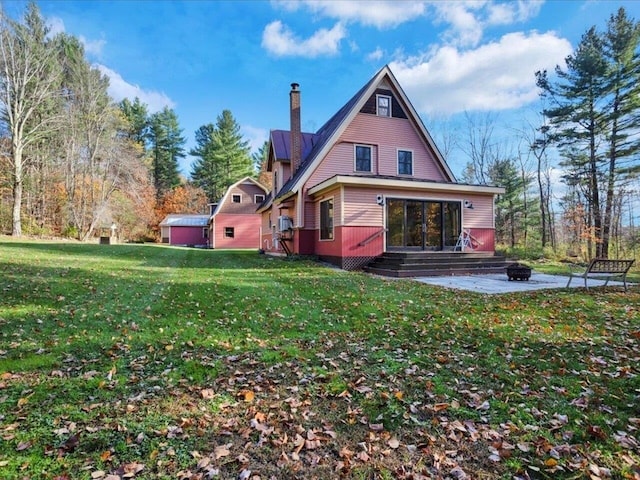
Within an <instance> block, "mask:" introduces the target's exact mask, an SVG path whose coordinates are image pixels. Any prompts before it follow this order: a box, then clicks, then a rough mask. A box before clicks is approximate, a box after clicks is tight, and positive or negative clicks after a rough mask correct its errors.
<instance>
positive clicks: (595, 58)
mask: <svg viewBox="0 0 640 480" xmlns="http://www.w3.org/2000/svg"><path fill="white" fill-rule="evenodd" d="M566 63H567V70H566V71H565V70H562V69H561V68H560V67H556V75H557V77H558V80H557V82H555V83H552V82H551V81H550V80H549V78H548V76H547V72H537V73H536V77H537V84H538V86H539V87H540V88H541V89H542V95H543V97H545V98H546V99H547V100H548V104H549V105H550V108H548V109H545V110H544V115H545V116H547V118H549V122H550V125H551V126H552V127H553V128H554V132H553V134H552V135H551V136H552V138H553V139H554V140H555V141H556V142H557V144H558V145H559V146H560V147H561V148H564V149H565V150H564V152H565V153H564V156H565V161H564V163H563V166H565V167H567V168H570V169H573V170H575V171H577V172H584V174H585V177H586V180H587V185H588V194H587V198H588V200H589V203H590V205H589V207H590V208H589V211H590V213H591V215H592V216H591V223H592V225H593V230H594V233H595V236H596V238H598V239H600V238H601V235H602V216H601V212H600V197H599V190H598V174H599V164H600V163H601V161H602V152H600V151H599V150H598V149H599V141H598V140H599V139H600V137H601V135H602V132H603V127H604V125H603V119H602V114H601V112H602V108H603V103H604V99H603V91H604V85H603V83H604V76H605V73H606V70H607V65H606V61H605V58H604V55H603V45H602V39H601V37H600V36H599V35H598V34H597V32H596V30H595V27H592V28H590V29H589V30H588V31H587V33H585V34H584V35H583V36H582V39H581V40H580V44H579V45H578V48H577V49H576V51H575V52H574V53H573V54H572V55H570V56H569V57H567V59H566ZM567 149H582V150H585V151H586V152H588V154H587V156H586V157H584V156H578V157H576V156H574V155H569V154H567V153H566V152H567ZM576 159H578V161H579V162H581V164H576V163H574V162H575V161H576ZM596 245H597V252H596V256H600V255H601V253H602V252H601V248H602V244H601V243H600V242H599V241H598V242H596Z"/></svg>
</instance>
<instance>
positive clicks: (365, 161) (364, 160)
mask: <svg viewBox="0 0 640 480" xmlns="http://www.w3.org/2000/svg"><path fill="white" fill-rule="evenodd" d="M370 171H371V147H364V146H361V145H356V172H370Z"/></svg>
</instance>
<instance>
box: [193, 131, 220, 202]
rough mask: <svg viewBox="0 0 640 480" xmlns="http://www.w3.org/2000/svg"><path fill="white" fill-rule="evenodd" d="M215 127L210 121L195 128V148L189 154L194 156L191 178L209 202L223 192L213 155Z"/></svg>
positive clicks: (213, 200) (214, 200)
mask: <svg viewBox="0 0 640 480" xmlns="http://www.w3.org/2000/svg"><path fill="white" fill-rule="evenodd" d="M215 133H216V127H215V126H214V125H213V124H212V123H208V124H207V125H203V126H201V127H200V128H199V129H198V130H196V148H193V149H192V150H191V151H190V152H189V155H192V156H194V157H196V160H195V161H194V162H193V164H192V166H191V179H192V181H193V183H194V184H195V185H197V186H198V187H200V188H202V189H203V190H204V191H205V193H206V195H207V199H208V200H209V201H210V202H216V201H217V200H218V199H219V198H220V197H221V196H222V194H223V193H224V185H223V182H222V178H221V177H220V176H219V175H218V173H219V172H218V167H219V165H218V164H217V163H216V161H215V158H214V155H213V145H214V140H213V138H214V136H215Z"/></svg>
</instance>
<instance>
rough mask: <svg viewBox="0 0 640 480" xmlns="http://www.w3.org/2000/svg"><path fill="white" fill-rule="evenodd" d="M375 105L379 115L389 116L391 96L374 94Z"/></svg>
mask: <svg viewBox="0 0 640 480" xmlns="http://www.w3.org/2000/svg"><path fill="white" fill-rule="evenodd" d="M376 107H377V110H376V111H377V114H378V116H379V117H390V116H391V97H390V96H389V95H376Z"/></svg>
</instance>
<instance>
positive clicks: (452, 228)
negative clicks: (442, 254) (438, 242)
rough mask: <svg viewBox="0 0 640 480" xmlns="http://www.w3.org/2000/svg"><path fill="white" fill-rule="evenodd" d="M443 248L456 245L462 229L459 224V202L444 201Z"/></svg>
mask: <svg viewBox="0 0 640 480" xmlns="http://www.w3.org/2000/svg"><path fill="white" fill-rule="evenodd" d="M443 207H444V232H443V233H444V248H445V249H446V248H453V247H455V246H456V242H457V241H458V236H459V235H460V232H461V231H462V226H461V225H460V202H444V203H443Z"/></svg>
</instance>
